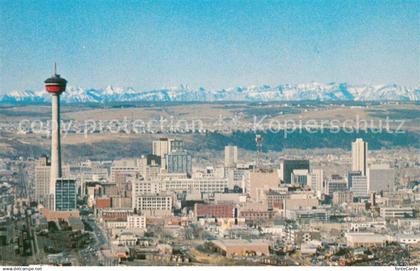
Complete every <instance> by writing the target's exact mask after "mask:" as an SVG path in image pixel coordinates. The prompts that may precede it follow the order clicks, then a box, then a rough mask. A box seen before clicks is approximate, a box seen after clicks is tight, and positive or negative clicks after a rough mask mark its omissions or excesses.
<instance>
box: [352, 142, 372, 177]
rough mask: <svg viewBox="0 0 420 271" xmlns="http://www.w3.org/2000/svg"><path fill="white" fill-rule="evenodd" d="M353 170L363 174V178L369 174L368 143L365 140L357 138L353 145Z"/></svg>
mask: <svg viewBox="0 0 420 271" xmlns="http://www.w3.org/2000/svg"><path fill="white" fill-rule="evenodd" d="M351 153H352V170H353V171H360V172H362V175H363V176H366V173H367V159H368V143H367V142H364V141H363V139H361V138H357V139H356V141H354V142H352V144H351Z"/></svg>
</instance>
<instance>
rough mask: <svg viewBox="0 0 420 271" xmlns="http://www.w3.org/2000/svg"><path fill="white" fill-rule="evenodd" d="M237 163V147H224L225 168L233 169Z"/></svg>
mask: <svg viewBox="0 0 420 271" xmlns="http://www.w3.org/2000/svg"><path fill="white" fill-rule="evenodd" d="M237 163H238V147H237V146H232V145H228V146H225V167H227V168H234V167H236V164H237Z"/></svg>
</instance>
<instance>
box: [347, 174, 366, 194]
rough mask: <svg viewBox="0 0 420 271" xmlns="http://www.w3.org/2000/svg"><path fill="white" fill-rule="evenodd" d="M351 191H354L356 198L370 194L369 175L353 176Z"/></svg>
mask: <svg viewBox="0 0 420 271" xmlns="http://www.w3.org/2000/svg"><path fill="white" fill-rule="evenodd" d="M350 191H351V192H353V196H354V197H355V198H367V197H368V196H369V194H368V183H367V177H366V176H353V178H352V186H351V189H350Z"/></svg>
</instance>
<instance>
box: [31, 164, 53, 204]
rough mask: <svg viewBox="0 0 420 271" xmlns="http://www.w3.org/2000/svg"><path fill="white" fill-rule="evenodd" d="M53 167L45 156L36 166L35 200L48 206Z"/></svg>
mask: <svg viewBox="0 0 420 271" xmlns="http://www.w3.org/2000/svg"><path fill="white" fill-rule="evenodd" d="M50 172H51V166H50V161H48V157H47V156H43V157H41V158H39V159H38V160H37V161H36V164H35V200H36V201H37V202H38V203H41V204H44V205H46V204H48V195H49V194H50V174H51V173H50Z"/></svg>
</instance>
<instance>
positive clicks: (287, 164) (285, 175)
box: [280, 160, 310, 184]
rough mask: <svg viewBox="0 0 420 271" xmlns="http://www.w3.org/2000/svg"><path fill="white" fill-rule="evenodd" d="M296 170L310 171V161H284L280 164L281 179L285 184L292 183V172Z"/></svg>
mask: <svg viewBox="0 0 420 271" xmlns="http://www.w3.org/2000/svg"><path fill="white" fill-rule="evenodd" d="M295 169H307V170H308V171H309V170H310V168H309V160H282V161H281V162H280V177H281V178H282V180H283V183H286V184H290V183H292V172H293V170H295Z"/></svg>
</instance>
